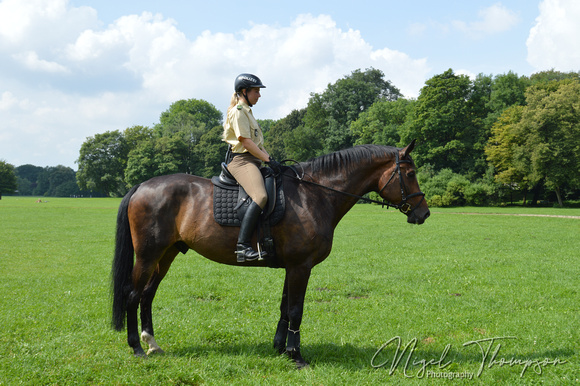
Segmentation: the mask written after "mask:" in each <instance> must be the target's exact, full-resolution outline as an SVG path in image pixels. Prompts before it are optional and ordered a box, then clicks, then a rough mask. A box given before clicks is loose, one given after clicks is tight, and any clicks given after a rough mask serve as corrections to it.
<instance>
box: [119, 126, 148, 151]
mask: <svg viewBox="0 0 580 386" xmlns="http://www.w3.org/2000/svg"><path fill="white" fill-rule="evenodd" d="M123 136H124V137H125V143H126V144H127V149H128V151H129V152H130V151H131V150H133V149H135V148H136V147H137V146H139V144H140V143H142V142H144V141H152V140H153V139H154V138H155V131H154V130H153V129H151V128H149V127H146V126H139V125H137V126H132V127H129V128H127V129H125V131H124V132H123Z"/></svg>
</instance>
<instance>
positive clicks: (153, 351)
mask: <svg viewBox="0 0 580 386" xmlns="http://www.w3.org/2000/svg"><path fill="white" fill-rule="evenodd" d="M163 354H165V351H163V350H162V349H161V348H159V347H157V348H150V349H149V350H147V355H163Z"/></svg>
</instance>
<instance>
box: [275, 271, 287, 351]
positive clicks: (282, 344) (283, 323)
mask: <svg viewBox="0 0 580 386" xmlns="http://www.w3.org/2000/svg"><path fill="white" fill-rule="evenodd" d="M287 337H288V274H286V277H285V278H284V289H283V291H282V301H281V303H280V320H279V321H278V327H277V328H276V335H274V348H275V349H276V350H277V351H278V354H284V353H285V352H286V338H287Z"/></svg>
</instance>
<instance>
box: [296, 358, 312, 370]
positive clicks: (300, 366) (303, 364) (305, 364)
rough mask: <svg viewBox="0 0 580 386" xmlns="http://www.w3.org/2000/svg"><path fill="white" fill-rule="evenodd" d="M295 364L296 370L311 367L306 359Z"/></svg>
mask: <svg viewBox="0 0 580 386" xmlns="http://www.w3.org/2000/svg"><path fill="white" fill-rule="evenodd" d="M294 363H296V368H297V369H298V370H302V369H307V368H309V367H310V365H309V364H308V362H306V361H305V360H304V359H302V361H295V362H294Z"/></svg>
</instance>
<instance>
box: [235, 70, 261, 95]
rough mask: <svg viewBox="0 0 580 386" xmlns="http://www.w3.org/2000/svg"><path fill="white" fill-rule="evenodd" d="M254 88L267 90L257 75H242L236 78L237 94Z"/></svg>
mask: <svg viewBox="0 0 580 386" xmlns="http://www.w3.org/2000/svg"><path fill="white" fill-rule="evenodd" d="M252 87H259V88H266V86H264V85H263V84H262V81H261V80H260V78H258V77H257V76H256V75H252V74H240V75H238V76H237V77H236V81H235V82H234V90H235V91H236V92H240V91H242V90H244V89H247V88H252Z"/></svg>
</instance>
